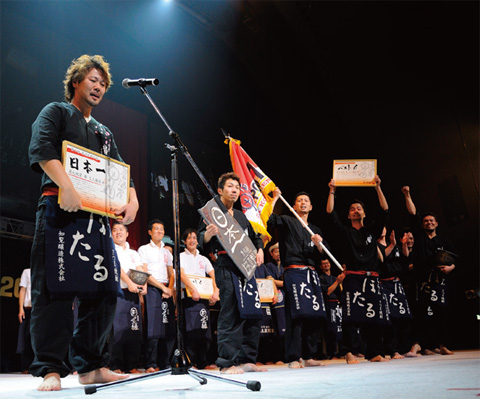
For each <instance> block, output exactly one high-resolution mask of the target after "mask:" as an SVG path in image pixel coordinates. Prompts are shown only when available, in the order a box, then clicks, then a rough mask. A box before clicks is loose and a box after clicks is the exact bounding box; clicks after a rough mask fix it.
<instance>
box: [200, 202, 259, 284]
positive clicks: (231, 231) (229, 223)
mask: <svg viewBox="0 0 480 399" xmlns="http://www.w3.org/2000/svg"><path fill="white" fill-rule="evenodd" d="M198 212H200V215H202V217H203V218H204V219H205V221H206V222H207V223H208V224H214V225H215V226H217V228H218V234H217V238H218V240H219V241H220V244H221V245H222V247H223V249H225V251H226V252H227V254H228V255H229V256H230V258H231V259H232V260H233V262H234V263H235V265H236V266H237V267H238V269H239V270H240V271H241V272H242V274H243V275H244V276H245V278H246V279H247V280H250V279H251V278H252V277H253V275H254V274H255V269H256V267H257V249H256V248H255V246H254V245H253V243H252V241H251V240H250V238H249V237H248V235H247V233H246V232H245V231H244V230H243V229H242V227H241V226H240V225H239V224H238V222H237V221H236V220H235V219H234V218H233V217H232V216H231V215H230V214H229V213H228V212H227V213H224V212H223V211H222V209H220V207H219V206H218V204H217V202H216V201H215V199H214V198H212V199H211V200H210V201H208V202H207V203H206V204H205V206H204V207H203V208H200V209H199V210H198Z"/></svg>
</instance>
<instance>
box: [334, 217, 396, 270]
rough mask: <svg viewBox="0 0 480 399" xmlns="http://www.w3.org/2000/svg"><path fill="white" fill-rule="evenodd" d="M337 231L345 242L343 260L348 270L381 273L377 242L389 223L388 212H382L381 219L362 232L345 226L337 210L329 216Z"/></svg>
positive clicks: (362, 229) (364, 227)
mask: <svg viewBox="0 0 480 399" xmlns="http://www.w3.org/2000/svg"><path fill="white" fill-rule="evenodd" d="M329 216H330V221H331V223H332V224H333V226H334V228H335V230H337V231H338V232H339V233H340V236H341V238H342V239H343V240H344V242H343V247H342V248H343V251H344V253H343V255H344V256H343V259H344V260H345V264H346V267H347V270H351V271H373V272H379V271H380V267H379V266H380V264H379V260H378V254H377V240H378V238H379V237H380V235H381V233H382V230H383V228H384V226H385V225H386V223H387V218H388V211H384V210H382V212H381V213H380V217H379V218H377V219H376V220H375V221H374V222H373V223H371V224H369V225H367V226H363V227H362V228H361V229H360V230H357V229H355V228H353V227H352V226H345V225H344V224H343V223H342V222H341V221H340V218H339V217H338V214H337V212H336V211H335V210H333V211H332V213H330V214H329Z"/></svg>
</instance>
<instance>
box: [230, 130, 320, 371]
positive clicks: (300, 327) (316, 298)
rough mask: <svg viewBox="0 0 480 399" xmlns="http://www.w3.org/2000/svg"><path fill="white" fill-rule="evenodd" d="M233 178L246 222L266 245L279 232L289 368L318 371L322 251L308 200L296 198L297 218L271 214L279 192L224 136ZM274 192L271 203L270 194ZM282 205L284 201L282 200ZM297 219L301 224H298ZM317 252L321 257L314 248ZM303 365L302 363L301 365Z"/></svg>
mask: <svg viewBox="0 0 480 399" xmlns="http://www.w3.org/2000/svg"><path fill="white" fill-rule="evenodd" d="M227 140H228V144H229V148H230V158H231V161H232V166H233V170H234V172H235V173H236V174H237V175H238V176H239V177H240V181H241V194H240V200H241V204H242V210H243V212H244V213H245V216H246V217H247V219H248V220H249V221H250V223H251V224H252V225H253V228H254V229H255V231H256V232H257V233H259V234H261V235H262V236H263V240H264V242H268V241H269V240H270V238H271V236H270V234H269V233H268V231H267V228H266V227H267V224H268V229H269V230H270V229H271V228H278V231H279V234H280V237H279V244H280V257H281V260H282V264H283V265H284V267H285V275H284V276H285V289H286V296H287V299H286V302H285V311H286V325H287V331H286V338H285V345H286V348H285V355H286V360H287V361H288V362H290V364H289V367H291V368H302V367H304V366H322V365H323V363H321V362H319V361H316V360H314V359H313V357H314V355H315V354H316V352H317V343H318V339H319V337H320V334H321V329H322V326H323V319H325V317H326V312H325V304H324V302H323V296H322V291H321V287H320V280H319V277H318V274H317V272H316V271H315V269H314V267H315V265H318V264H319V263H320V261H321V258H322V254H321V253H320V252H324V251H323V249H322V248H323V244H322V241H323V240H322V237H321V235H320V234H321V231H320V229H319V228H318V227H315V226H313V225H311V224H310V225H308V227H309V229H306V228H305V227H304V226H306V225H307V224H308V222H307V219H308V214H309V212H310V211H311V209H312V207H311V202H310V196H309V195H308V194H307V193H300V194H299V195H297V197H296V199H295V206H294V209H291V210H292V211H293V212H296V214H295V216H296V217H297V219H298V220H297V219H295V217H291V216H277V215H275V214H273V213H272V212H273V208H274V206H275V203H276V201H277V200H278V199H279V198H282V197H281V192H280V190H279V189H278V188H276V186H275V184H274V183H273V182H272V181H271V180H270V179H269V178H268V177H267V176H266V175H265V174H264V173H263V172H262V170H261V169H260V168H259V167H258V166H257V165H256V164H255V162H253V160H252V159H251V158H250V157H249V156H248V154H247V153H246V152H245V151H244V150H243V149H242V147H240V141H238V140H234V139H232V138H231V137H229V136H227ZM272 192H273V198H272V197H270V195H269V194H270V193H272ZM282 200H283V198H282ZM300 219H301V220H300ZM315 246H316V247H317V248H319V249H320V252H319V251H318V250H317V249H316V248H315ZM301 359H303V361H302V360H301Z"/></svg>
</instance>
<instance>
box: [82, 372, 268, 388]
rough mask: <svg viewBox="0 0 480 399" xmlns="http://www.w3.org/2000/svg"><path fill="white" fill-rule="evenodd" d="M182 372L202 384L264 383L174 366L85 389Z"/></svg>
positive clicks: (245, 385) (246, 386)
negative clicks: (219, 382) (210, 380)
mask: <svg viewBox="0 0 480 399" xmlns="http://www.w3.org/2000/svg"><path fill="white" fill-rule="evenodd" d="M181 374H188V375H189V376H190V377H192V378H193V379H195V380H197V381H198V382H199V383H200V385H205V384H206V383H207V382H208V378H211V379H214V380H217V381H221V382H226V383H227V384H233V385H239V386H243V387H245V388H247V389H249V390H250V391H260V389H261V388H262V384H260V381H254V380H250V381H247V382H245V381H240V380H235V379H232V378H226V377H222V376H219V375H214V374H208V373H205V372H203V371H200V370H195V369H192V368H188V369H185V370H175V369H174V368H168V369H165V370H161V371H156V372H154V373H149V374H145V375H140V376H138V377H133V378H128V379H126V380H120V381H114V382H109V383H106V384H99V385H88V386H86V387H85V389H84V391H85V394H86V395H91V394H94V393H96V392H98V391H100V390H102V389H108V388H112V387H114V386H117V385H123V384H132V383H134V382H138V381H140V380H142V381H143V380H148V379H150V378H156V377H162V376H164V375H181Z"/></svg>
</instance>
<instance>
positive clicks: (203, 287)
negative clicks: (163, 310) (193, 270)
mask: <svg viewBox="0 0 480 399" xmlns="http://www.w3.org/2000/svg"><path fill="white" fill-rule="evenodd" d="M187 277H188V278H189V279H190V281H191V282H192V284H193V285H194V286H195V288H196V289H197V291H198V293H199V294H200V298H202V299H210V297H211V296H212V295H213V280H212V279H211V278H209V277H200V276H194V275H191V274H187ZM185 288H186V291H187V296H188V297H189V298H191V297H192V291H190V290H189V289H188V287H185Z"/></svg>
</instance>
